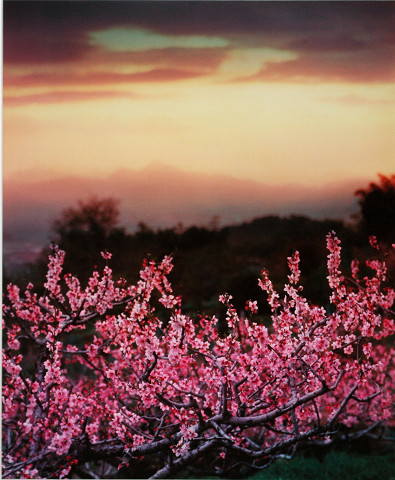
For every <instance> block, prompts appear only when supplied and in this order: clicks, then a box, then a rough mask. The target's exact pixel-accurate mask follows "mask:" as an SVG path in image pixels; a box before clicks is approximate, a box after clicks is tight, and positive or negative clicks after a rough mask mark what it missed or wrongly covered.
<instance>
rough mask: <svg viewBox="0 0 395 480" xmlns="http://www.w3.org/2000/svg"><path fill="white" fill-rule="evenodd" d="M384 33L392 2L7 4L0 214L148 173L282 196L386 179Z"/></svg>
mask: <svg viewBox="0 0 395 480" xmlns="http://www.w3.org/2000/svg"><path fill="white" fill-rule="evenodd" d="M394 32H395V3H394V2H321V1H314V2H227V1H224V2H220V1H218V2H204V1H196V2H166V1H162V2H132V1H121V2H116V1H102V2H97V1H83V2H75V1H67V2H60V1H50V2H46V1H37V2H36V1H28V2H23V1H8V0H5V2H4V6H3V40H4V53H3V180H4V209H5V217H7V218H11V217H14V222H15V217H20V218H22V217H23V213H26V208H25V206H26V205H29V204H30V206H31V205H33V204H34V205H37V206H38V208H39V207H40V205H41V208H44V206H45V205H46V196H45V195H46V194H45V191H46V187H45V182H49V183H48V185H53V182H58V183H57V185H60V186H59V187H58V190H59V199H58V203H59V205H60V197H61V196H62V195H61V193H62V192H61V190H62V186H61V185H62V182H61V181H59V180H61V179H65V181H64V182H63V185H64V188H65V189H67V186H68V185H69V184H70V181H69V180H70V176H73V177H75V178H78V179H79V181H83V179H85V183H86V184H88V183H89V185H92V184H94V183H95V179H96V180H97V181H96V184H97V186H98V189H99V185H100V191H97V192H96V193H97V194H98V195H99V196H100V195H104V194H105V193H106V179H108V178H110V177H111V176H114V175H116V176H117V178H119V179H121V178H122V176H123V173H122V172H127V174H130V172H136V175H137V172H140V173H141V172H146V173H147V174H149V173H150V172H151V173H152V172H153V171H155V166H157V165H159V166H160V168H159V170H160V171H163V167H164V166H165V167H168V170H167V175H164V176H163V182H165V181H167V180H166V179H168V178H170V177H171V174H172V173H171V172H173V177H176V176H177V174H180V172H181V173H184V174H190V175H194V176H195V178H201V177H202V176H207V175H209V176H212V178H217V179H219V178H222V177H224V176H225V177H227V178H229V179H232V181H233V179H238V180H240V181H246V182H255V183H258V184H262V189H264V188H265V187H267V188H268V189H269V190H270V188H274V187H276V188H277V189H278V190H277V191H278V192H280V191H282V195H283V196H284V195H286V191H287V189H289V186H290V185H296V186H299V187H300V188H305V189H306V192H307V193H309V192H310V190H309V189H310V188H312V187H314V188H321V189H322V191H323V192H324V191H328V192H329V191H330V192H332V193H331V195H335V193H333V192H334V191H335V190H336V189H335V190H334V189H333V188H332V189H330V188H329V187H328V186H330V185H332V186H333V185H335V184H337V185H348V188H351V187H350V185H352V186H353V187H354V186H356V187H361V186H363V185H364V183H363V182H365V183H366V182H369V181H373V180H375V179H377V174H378V173H382V174H385V175H389V174H391V173H393V171H394V160H393V158H394V151H395V141H394V135H393V131H394V127H395V116H394V105H395V84H394V77H395V56H394V50H395V33H394ZM111 178H112V179H114V177H111ZM202 178H203V177H202ZM205 178H206V177H205ZM66 179H69V180H67V181H66ZM229 181H230V184H232V182H231V180H229ZM43 182H44V183H43ZM51 182H52V183H51ZM92 182H93V183H92ZM361 182H362V183H361ZM82 184H84V183H82ZM38 185H40V187H39V188H38ZM232 185H233V184H232ZM244 185H247V184H244ZM248 185H250V187H251V184H248ZM250 187H246V188H247V190H248V188H250ZM51 188H52V187H51ZM177 188H178V189H179V191H180V195H179V198H182V200H178V201H181V203H183V204H185V203H187V202H188V198H189V197H188V189H187V188H186V187H183V186H182V184H179V185H178V187H177ZM251 188H252V189H253V187H251ZM328 188H329V190H328ZM18 189H19V190H18ZM21 189H22V191H23V192H24V195H23V198H24V199H25V200H24V201H25V204H23V202H22V200H21V201H20V203H19V204H18V195H19V194H18V193H17V192H20V191H21ZM48 189H50V187H48ZM281 189H282V190H281ZM115 190H116V189H115ZM270 191H271V190H270ZM73 192H74V190H73ZM63 193H64V192H63ZM75 193H76V192H74V193H73V194H71V193H70V195H69V196H67V195H66V198H64V195H63V197H62V202H64V201H70V202H71V201H75V200H76V198H75V196H76V195H75ZM85 193H86V192H85V191H84V188H83V187H82V188H81V191H80V192H79V193H78V194H79V197H80V198H83V197H84V194H85ZM244 193H245V194H246V192H244ZM247 193H248V192H247ZM29 195H30V197H29ZM155 195H158V193H156V192H155V191H153V190H152V191H151V198H153V199H154V197H155ZM350 195H351V196H352V189H351V190H350ZM11 197H12V201H11V200H10V199H11ZM231 197H232V192H231V191H229V198H231ZM155 198H157V197H155ZM121 200H122V199H121ZM195 200H196V199H195ZM213 201H214V200H213ZM322 201H323V200H322V199H321V200H320V202H322ZM328 201H329V200H328ZM40 202H41V203H40ZM51 202H52V203H54V202H55V203H56V199H55V200H51ZM195 203H196V202H195ZM228 203H229V202H228ZM269 203H270V202H269ZM272 203H273V202H272ZM154 204H155V202H153V205H154ZM147 205H148V206H149V200H147V201H146V203H145V206H147ZM155 205H156V204H155ZM47 206H48V205H47ZM67 206H68V205H67ZM173 207H174V205H173ZM214 207H215V206H214V205H213V210H212V211H213V212H214V213H215V208H214ZM124 208H126V207H124ZM153 208H154V207H153ZM155 208H156V207H155ZM221 208H223V205H222V207H221ZM221 208H220V205H218V209H217V210H218V211H217V212H216V213H217V214H219V215H221ZM272 210H273V213H281V211H280V210H279V211H278V212H275V207H273V208H272ZM262 211H263V210H262ZM211 213H212V212H211V211H210V214H211ZM298 213H300V212H298ZM306 213H309V210H308V209H307V210H306ZM334 213H336V212H334ZM144 214H146V213H144ZM158 214H160V212H159V213H158ZM7 215H8V216H7ZM196 218H197V217H196ZM194 219H195V217H194ZM4 230H5V234H7V223H6V221H5V224H4ZM22 230H23V229H22ZM22 230H21V231H22ZM18 235H20V234H16V233H15V234H14V237H13V239H14V241H17V240H18V238H17V237H18Z"/></svg>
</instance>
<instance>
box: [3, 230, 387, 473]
mask: <svg viewBox="0 0 395 480" xmlns="http://www.w3.org/2000/svg"><path fill="white" fill-rule="evenodd" d="M374 245H376V244H375V243H374ZM327 247H328V250H329V254H328V282H329V286H330V288H331V291H332V293H331V295H330V302H331V305H330V307H329V308H328V307H324V306H316V305H311V304H310V303H309V302H308V300H307V299H306V298H304V297H303V295H302V287H301V286H300V285H299V281H300V270H299V261H300V259H299V254H298V252H295V253H294V255H293V256H291V257H289V258H288V264H289V268H290V275H289V276H288V280H289V283H288V284H286V285H285V287H284V292H283V293H280V292H277V291H276V290H275V288H274V286H273V284H272V282H271V280H270V279H269V276H268V274H267V272H265V271H262V274H261V276H260V278H259V280H258V283H259V285H260V287H261V288H262V289H263V290H264V291H265V292H266V293H267V297H268V304H269V306H270V308H271V312H272V318H271V326H270V327H267V326H265V325H264V323H263V322H262V318H261V317H259V315H258V312H259V309H258V302H257V301H253V300H247V302H246V308H245V310H244V311H243V312H238V311H237V309H236V308H235V307H234V306H233V304H232V297H231V295H229V294H224V295H221V296H220V297H219V301H220V302H221V303H223V304H224V305H225V306H226V321H227V331H226V332H225V333H224V334H222V333H221V334H220V333H219V330H218V328H217V323H218V318H217V317H216V316H207V315H198V316H193V317H192V316H190V315H188V314H187V313H185V312H183V309H182V302H181V298H180V297H178V296H176V295H175V294H174V292H173V290H172V286H171V283H170V281H169V274H170V272H171V270H172V268H173V264H172V259H171V257H165V258H164V259H163V260H162V261H161V262H159V263H155V262H154V261H145V262H144V264H143V267H142V269H141V271H140V279H139V281H138V282H137V283H136V285H127V282H126V281H125V280H123V279H120V280H119V281H115V280H114V278H113V274H112V270H111V268H110V267H109V266H108V265H107V263H108V261H109V260H110V259H111V254H109V253H108V252H105V253H103V258H104V260H105V261H106V266H105V267H104V268H103V270H102V272H99V271H94V272H93V274H92V276H91V277H90V279H89V281H88V282H87V285H86V287H83V286H82V285H81V283H80V281H79V280H78V279H77V278H75V277H73V276H72V275H71V274H66V275H63V276H62V270H63V260H64V255H65V254H64V252H62V251H61V250H59V249H58V248H55V249H54V251H53V254H52V255H51V257H50V260H49V266H48V274H47V282H46V284H45V287H46V292H45V295H43V296H38V295H37V294H36V293H33V286H32V285H29V286H28V288H27V289H26V291H25V292H24V294H22V293H21V291H20V290H19V288H18V287H16V286H15V285H9V286H8V288H7V297H6V299H5V302H4V307H3V316H4V321H3V331H4V338H5V341H4V348H3V368H4V378H3V445H4V448H3V477H4V478H15V477H25V478H28V477H31V478H42V477H51V476H55V477H58V478H65V477H67V476H68V475H71V474H74V475H77V474H79V475H81V474H84V473H85V474H88V473H89V469H90V468H91V465H92V464H94V463H95V462H96V464H97V462H104V461H105V460H103V459H108V460H109V463H108V465H109V468H111V465H114V463H115V464H118V468H119V469H120V470H121V471H122V469H125V468H126V469H131V471H132V472H133V469H136V468H140V467H139V465H140V463H141V462H143V459H144V458H145V457H146V456H147V455H148V456H149V455H152V456H153V458H154V460H153V461H152V462H151V464H150V465H151V467H148V471H147V475H151V476H153V478H163V477H168V476H171V475H174V474H175V473H176V472H177V471H180V470H182V469H183V468H186V467H187V466H189V465H192V464H196V462H199V461H201V459H202V458H210V461H211V464H212V465H213V468H214V470H215V472H217V473H218V472H226V471H227V470H226V469H232V468H235V464H236V463H237V462H235V461H234V460H233V459H234V458H242V460H243V462H247V463H249V464H250V465H254V466H261V465H264V464H265V463H267V462H269V461H271V460H272V459H273V458H275V456H276V455H277V454H278V453H279V452H281V451H287V449H289V448H292V447H293V446H295V445H297V444H298V443H300V442H303V441H316V440H324V441H327V440H328V439H329V438H330V437H331V436H332V435H334V434H335V432H336V431H338V430H339V426H340V425H342V426H343V427H344V428H349V429H351V430H350V431H351V432H352V431H361V430H362V431H363V430H364V429H371V428H373V427H377V426H378V425H379V424H381V423H383V422H386V421H389V419H390V418H391V414H392V412H391V406H392V404H393V402H394V399H395V395H394V391H393V385H394V380H395V369H394V357H395V356H394V353H395V352H394V349H393V348H391V346H390V344H389V343H388V342H386V338H388V337H389V336H391V335H393V334H394V333H395V323H394V318H393V317H394V315H393V310H392V308H393V303H394V299H395V294H394V289H393V288H391V287H390V286H389V285H388V284H387V277H386V265H385V263H384V262H383V261H382V260H377V259H374V260H370V261H368V262H367V267H368V268H369V269H370V271H371V272H372V275H371V276H368V275H365V276H363V275H362V274H361V273H360V268H359V264H358V263H357V262H353V264H352V267H351V278H350V279H348V278H346V276H345V275H343V273H342V271H341V269H340V264H341V244H340V241H339V239H338V238H337V237H336V235H335V234H334V233H333V232H332V233H330V234H329V235H328V237H327ZM110 460H111V461H110ZM139 462H140V463H139ZM115 470H116V469H115ZM113 473H114V472H113Z"/></svg>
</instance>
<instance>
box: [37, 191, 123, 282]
mask: <svg viewBox="0 0 395 480" xmlns="http://www.w3.org/2000/svg"><path fill="white" fill-rule="evenodd" d="M118 203H119V202H118V201H117V200H115V199H113V198H101V199H99V198H97V197H92V198H90V199H88V200H86V201H82V200H80V201H79V202H78V204H77V206H76V207H69V208H66V209H65V210H63V212H62V214H61V216H60V217H59V219H57V220H56V221H55V222H54V223H53V231H54V233H55V238H54V241H55V243H57V244H58V245H59V246H60V247H61V248H62V249H64V250H66V251H67V252H68V254H67V257H66V261H65V266H66V267H68V268H73V269H74V271H76V272H77V274H78V275H79V276H80V278H81V280H83V281H85V280H86V279H87V272H88V271H89V270H91V269H92V268H94V266H95V265H97V264H100V263H101V255H100V252H101V251H104V250H109V251H113V250H115V248H116V246H118V245H117V244H118V243H119V242H121V244H122V243H123V241H122V240H124V239H125V237H126V234H125V231H124V229H123V228H120V227H118V226H117V225H118V217H119V210H118ZM47 255H48V252H47V251H46V252H45V257H47Z"/></svg>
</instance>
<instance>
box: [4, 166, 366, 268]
mask: <svg viewBox="0 0 395 480" xmlns="http://www.w3.org/2000/svg"><path fill="white" fill-rule="evenodd" d="M368 182H369V180H366V179H363V180H362V179H359V180H358V179H355V180H350V181H345V182H342V183H335V184H328V185H326V186H324V187H316V186H314V185H311V186H301V185H294V184H288V185H281V186H273V185H267V184H265V183H261V182H257V181H253V180H241V179H237V178H234V177H231V176H226V175H208V174H194V173H190V172H187V171H183V170H179V169H175V168H173V167H169V166H167V165H163V164H158V163H154V164H151V165H149V166H148V167H146V168H144V169H142V170H138V171H137V170H132V169H122V170H117V171H115V172H114V173H112V174H110V175H108V176H107V177H105V178H100V179H93V178H87V177H79V176H72V175H70V176H64V177H56V176H50V175H48V178H46V179H37V175H35V174H34V172H31V173H29V172H23V173H21V174H20V175H19V176H14V177H13V179H10V180H4V186H3V232H4V237H3V252H4V257H3V258H4V264H5V267H6V268H7V267H9V268H12V266H15V265H17V264H20V263H24V262H26V261H31V260H34V258H35V257H36V256H37V253H38V252H39V251H40V249H41V248H42V247H43V246H45V245H46V244H47V243H48V242H49V239H50V227H51V223H52V222H53V220H54V219H56V218H57V217H58V216H59V214H60V213H61V211H62V210H63V209H64V208H66V207H69V206H73V205H75V204H76V202H77V200H87V199H89V198H90V197H92V196H96V197H98V198H105V197H113V198H116V199H118V200H119V201H120V205H119V208H120V213H121V215H120V225H121V226H124V227H125V228H126V229H127V230H128V231H131V232H132V231H134V230H135V229H136V227H137V224H138V223H139V222H144V223H145V224H147V225H148V226H150V227H152V228H164V227H172V226H175V225H177V224H180V223H182V224H183V225H184V226H190V225H208V224H209V223H210V222H211V221H213V218H214V217H216V221H217V223H218V224H219V225H221V226H222V225H232V224H237V223H240V222H242V221H247V220H251V219H253V218H256V217H262V216H265V215H280V216H287V215H291V214H298V215H306V216H309V217H312V218H317V219H319V218H336V219H349V218H350V215H351V214H352V213H355V212H356V211H357V200H356V198H355V196H354V192H355V190H356V189H357V188H361V187H362V188H363V187H365V186H366V185H367V183H368Z"/></svg>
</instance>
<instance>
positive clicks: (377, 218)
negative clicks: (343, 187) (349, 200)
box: [355, 174, 395, 242]
mask: <svg viewBox="0 0 395 480" xmlns="http://www.w3.org/2000/svg"><path fill="white" fill-rule="evenodd" d="M379 179H380V182H379V183H373V182H372V183H370V184H369V186H368V188H366V189H360V190H357V191H356V192H355V195H357V196H359V197H360V199H359V205H360V208H361V211H360V218H359V229H360V231H361V233H363V234H366V235H376V237H377V238H378V240H380V241H382V242H394V241H395V175H390V176H389V177H386V176H385V175H381V174H379Z"/></svg>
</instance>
